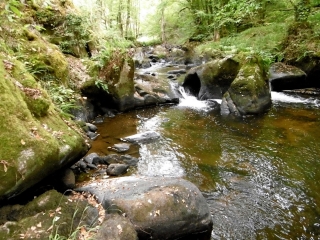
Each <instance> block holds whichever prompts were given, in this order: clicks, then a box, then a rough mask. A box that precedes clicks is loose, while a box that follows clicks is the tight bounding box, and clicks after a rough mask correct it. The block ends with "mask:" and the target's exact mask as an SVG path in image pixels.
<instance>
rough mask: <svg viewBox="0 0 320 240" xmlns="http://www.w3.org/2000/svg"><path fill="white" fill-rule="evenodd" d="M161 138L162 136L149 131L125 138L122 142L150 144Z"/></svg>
mask: <svg viewBox="0 0 320 240" xmlns="http://www.w3.org/2000/svg"><path fill="white" fill-rule="evenodd" d="M159 138H160V134H159V133H157V132H154V131H148V132H144V133H138V134H135V135H131V136H128V137H125V138H122V139H121V140H122V141H127V142H131V143H148V142H152V141H154V140H157V139H159Z"/></svg>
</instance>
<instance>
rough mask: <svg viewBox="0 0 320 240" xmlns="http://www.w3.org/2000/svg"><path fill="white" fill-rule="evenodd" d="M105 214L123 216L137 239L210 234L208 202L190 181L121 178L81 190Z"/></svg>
mask: <svg viewBox="0 0 320 240" xmlns="http://www.w3.org/2000/svg"><path fill="white" fill-rule="evenodd" d="M77 191H87V192H90V193H92V194H93V195H95V196H96V197H97V200H98V202H100V203H101V204H102V206H103V207H104V208H105V209H106V211H107V212H108V213H114V212H117V213H119V212H120V213H122V214H124V215H125V216H127V217H128V218H129V219H130V221H131V222H132V223H133V225H134V226H135V229H136V231H137V232H138V237H139V239H177V238H180V237H186V236H189V235H190V234H195V233H200V232H201V233H203V232H205V233H207V234H209V236H210V233H211V230H212V218H211V214H210V211H209V207H208V205H207V202H206V200H205V198H204V197H203V195H202V194H201V192H200V191H199V189H198V188H197V187H196V186H195V185H194V184H192V183H191V182H189V181H186V180H184V179H178V178H162V177H140V178H139V177H135V176H129V177H121V178H113V179H105V180H102V181H100V182H97V183H92V184H90V185H87V186H83V187H81V188H79V189H77Z"/></svg>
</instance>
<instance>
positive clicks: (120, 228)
mask: <svg viewBox="0 0 320 240" xmlns="http://www.w3.org/2000/svg"><path fill="white" fill-rule="evenodd" d="M117 228H118V229H119V235H120V234H121V233H122V227H121V225H120V224H119V225H117Z"/></svg>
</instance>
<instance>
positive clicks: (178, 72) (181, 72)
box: [167, 69, 187, 74]
mask: <svg viewBox="0 0 320 240" xmlns="http://www.w3.org/2000/svg"><path fill="white" fill-rule="evenodd" d="M186 72H187V71H186V70H185V69H177V70H171V71H168V72H167V73H168V74H184V73H186Z"/></svg>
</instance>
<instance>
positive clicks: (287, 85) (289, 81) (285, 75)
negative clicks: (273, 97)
mask: <svg viewBox="0 0 320 240" xmlns="http://www.w3.org/2000/svg"><path fill="white" fill-rule="evenodd" d="M306 77H307V74H306V73H305V72H304V71H302V70H301V69H299V68H297V67H295V66H291V65H286V64H284V63H280V62H279V63H274V64H273V65H272V66H271V67H270V70H269V81H270V83H271V90H273V91H282V90H291V89H299V88H305V87H307V82H306V81H305V79H306Z"/></svg>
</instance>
